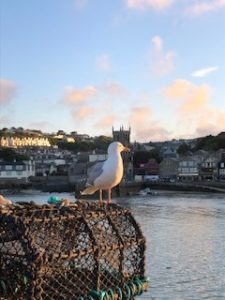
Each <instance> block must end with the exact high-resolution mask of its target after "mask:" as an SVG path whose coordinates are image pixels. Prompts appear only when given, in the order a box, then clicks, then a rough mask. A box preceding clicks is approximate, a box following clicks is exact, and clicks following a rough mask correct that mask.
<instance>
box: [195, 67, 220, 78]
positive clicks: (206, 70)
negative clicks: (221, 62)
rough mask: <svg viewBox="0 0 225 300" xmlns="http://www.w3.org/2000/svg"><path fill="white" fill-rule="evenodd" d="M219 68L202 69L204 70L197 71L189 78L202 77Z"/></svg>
mask: <svg viewBox="0 0 225 300" xmlns="http://www.w3.org/2000/svg"><path fill="white" fill-rule="evenodd" d="M218 69H219V68H218V67H209V68H204V69H200V70H197V71H194V72H193V73H192V74H191V76H193V77H204V76H206V75H208V74H210V73H212V72H215V71H217V70H218Z"/></svg>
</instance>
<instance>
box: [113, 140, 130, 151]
mask: <svg viewBox="0 0 225 300" xmlns="http://www.w3.org/2000/svg"><path fill="white" fill-rule="evenodd" d="M123 151H125V152H130V149H129V148H127V147H125V146H124V145H123V144H121V143H120V142H112V143H111V144H110V145H109V148H108V154H111V153H121V152H123Z"/></svg>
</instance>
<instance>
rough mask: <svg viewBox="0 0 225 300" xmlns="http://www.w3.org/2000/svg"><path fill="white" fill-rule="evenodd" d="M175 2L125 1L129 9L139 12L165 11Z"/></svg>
mask: <svg viewBox="0 0 225 300" xmlns="http://www.w3.org/2000/svg"><path fill="white" fill-rule="evenodd" d="M173 2H174V1H173V0H125V3H126V5H127V7H128V8H130V9H138V10H147V9H154V10H163V9H165V8H168V7H170V6H171V5H172V4H173Z"/></svg>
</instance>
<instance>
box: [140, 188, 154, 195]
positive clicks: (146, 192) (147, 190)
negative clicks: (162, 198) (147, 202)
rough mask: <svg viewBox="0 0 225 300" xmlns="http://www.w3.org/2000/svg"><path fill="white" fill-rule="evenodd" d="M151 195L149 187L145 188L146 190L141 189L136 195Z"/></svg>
mask: <svg viewBox="0 0 225 300" xmlns="http://www.w3.org/2000/svg"><path fill="white" fill-rule="evenodd" d="M152 194H153V192H152V191H151V190H150V188H149V187H147V188H145V189H143V190H140V191H139V192H138V193H137V195H138V196H147V195H152Z"/></svg>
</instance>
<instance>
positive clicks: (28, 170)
mask: <svg viewBox="0 0 225 300" xmlns="http://www.w3.org/2000/svg"><path fill="white" fill-rule="evenodd" d="M34 175H35V164H34V162H33V161H31V160H29V161H12V162H5V161H4V162H0V179H1V181H7V180H11V181H13V180H19V181H23V182H27V180H28V178H29V177H30V176H34Z"/></svg>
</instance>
